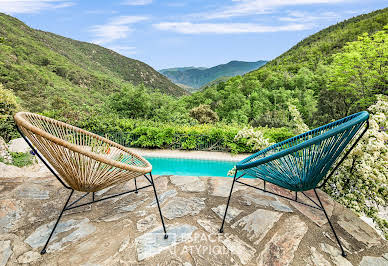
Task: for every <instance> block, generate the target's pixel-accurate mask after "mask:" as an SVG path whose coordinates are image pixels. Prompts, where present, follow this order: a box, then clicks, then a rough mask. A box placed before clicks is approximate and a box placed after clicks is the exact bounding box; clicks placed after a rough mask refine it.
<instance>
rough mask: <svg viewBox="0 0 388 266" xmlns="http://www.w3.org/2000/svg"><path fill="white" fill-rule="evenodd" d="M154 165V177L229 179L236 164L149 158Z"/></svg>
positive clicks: (230, 162)
mask: <svg viewBox="0 0 388 266" xmlns="http://www.w3.org/2000/svg"><path fill="white" fill-rule="evenodd" d="M144 158H146V159H147V160H148V161H149V162H150V163H151V164H152V174H154V175H182V176H221V177H227V176H228V175H227V174H228V171H229V170H230V169H232V168H233V167H234V166H235V165H236V162H232V161H213V160H197V159H180V158H161V157H147V156H145V157H144Z"/></svg>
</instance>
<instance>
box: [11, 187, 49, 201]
mask: <svg viewBox="0 0 388 266" xmlns="http://www.w3.org/2000/svg"><path fill="white" fill-rule="evenodd" d="M16 195H17V197H20V198H24V199H37V200H43V199H49V198H50V196H49V191H48V190H46V189H45V187H44V186H41V185H37V184H23V185H20V186H19V187H18V188H17V189H16Z"/></svg>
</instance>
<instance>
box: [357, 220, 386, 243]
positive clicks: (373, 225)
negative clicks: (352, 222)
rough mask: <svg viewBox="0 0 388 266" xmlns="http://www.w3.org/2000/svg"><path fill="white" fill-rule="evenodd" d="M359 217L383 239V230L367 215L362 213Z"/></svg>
mask: <svg viewBox="0 0 388 266" xmlns="http://www.w3.org/2000/svg"><path fill="white" fill-rule="evenodd" d="M360 219H361V220H363V221H364V222H365V223H367V224H368V225H369V226H370V227H372V228H373V229H374V230H375V231H376V233H377V234H379V235H380V236H381V238H383V239H384V232H383V231H382V230H381V229H380V227H379V226H378V225H377V224H376V223H375V222H374V221H373V219H372V218H370V217H368V216H365V214H364V215H361V216H360Z"/></svg>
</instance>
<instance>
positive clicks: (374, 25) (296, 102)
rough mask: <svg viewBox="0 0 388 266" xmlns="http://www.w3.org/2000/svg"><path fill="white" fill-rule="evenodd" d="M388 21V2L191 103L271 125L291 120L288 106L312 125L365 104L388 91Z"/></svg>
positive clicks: (233, 118) (232, 118) (223, 115)
mask: <svg viewBox="0 0 388 266" xmlns="http://www.w3.org/2000/svg"><path fill="white" fill-rule="evenodd" d="M387 24H388V8H385V9H382V10H377V11H375V12H371V13H369V14H365V15H360V16H357V17H354V18H351V19H348V20H346V21H343V22H341V23H337V24H335V25H333V26H330V27H328V28H326V29H324V30H321V31H319V32H317V33H316V34H314V35H312V36H310V37H308V38H306V39H304V40H302V41H301V42H299V43H298V44H297V45H295V46H294V47H292V48H291V49H290V50H288V51H287V52H285V53H284V54H282V55H280V56H279V57H277V58H276V59H274V60H272V61H270V62H268V63H267V64H266V65H265V66H263V67H261V68H260V69H258V70H255V71H252V72H250V73H247V74H245V75H244V76H242V77H233V78H231V79H229V80H228V81H226V82H220V83H218V84H216V85H213V86H210V87H208V88H206V89H205V90H203V91H201V92H198V93H195V94H193V95H192V96H191V101H190V103H191V107H195V106H198V105H199V104H201V103H204V102H205V103H207V104H208V105H210V106H211V107H212V110H214V111H216V112H217V114H218V116H219V118H220V120H224V121H228V122H233V121H235V122H240V123H249V124H251V125H254V126H270V127H273V126H275V127H278V126H287V125H289V124H290V120H289V119H290V115H291V112H290V108H291V107H290V106H296V107H297V110H298V111H299V112H300V113H301V115H302V118H303V119H304V121H305V122H306V123H307V124H308V125H310V126H317V125H322V124H324V123H326V122H329V121H332V120H333V119H338V118H340V117H344V116H346V115H348V114H350V113H354V112H357V111H360V110H365V109H366V108H367V107H368V106H370V105H371V104H372V103H373V102H374V101H375V95H376V94H379V93H380V94H387V93H388V79H387V75H386V73H387V72H386V71H387V64H386V62H387V61H388V58H387V57H388V55H387V51H388V49H387V45H388V44H387V41H385V40H384V38H386V36H387V31H388V30H387V29H385V30H384V26H385V25H387ZM378 31H381V32H380V33H378V35H376V36H374V34H376V33H377V32H378ZM291 109H292V108H291Z"/></svg>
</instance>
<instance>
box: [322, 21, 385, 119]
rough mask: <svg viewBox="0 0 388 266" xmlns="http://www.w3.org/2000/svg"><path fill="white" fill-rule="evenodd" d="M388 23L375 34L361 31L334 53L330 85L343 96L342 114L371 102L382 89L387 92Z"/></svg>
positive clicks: (363, 107) (330, 68)
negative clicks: (356, 37) (338, 51)
mask: <svg viewBox="0 0 388 266" xmlns="http://www.w3.org/2000/svg"><path fill="white" fill-rule="evenodd" d="M387 62H388V25H387V26H385V28H384V30H383V31H378V32H376V33H375V34H373V35H368V33H364V34H362V35H361V36H360V37H359V38H358V40H357V41H354V42H349V43H347V44H346V45H345V46H344V48H343V50H342V51H341V52H340V53H337V54H334V56H333V62H332V63H331V64H330V66H329V73H328V75H329V82H328V89H329V90H334V91H335V92H337V93H338V95H340V96H341V100H342V102H343V103H344V104H343V108H342V109H343V116H346V115H348V114H350V113H353V112H356V111H359V110H363V109H365V108H367V107H368V106H370V105H371V104H372V103H373V102H374V101H375V99H376V97H375V95H376V94H379V93H388V91H387V90H388V74H387V73H388V64H387Z"/></svg>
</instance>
